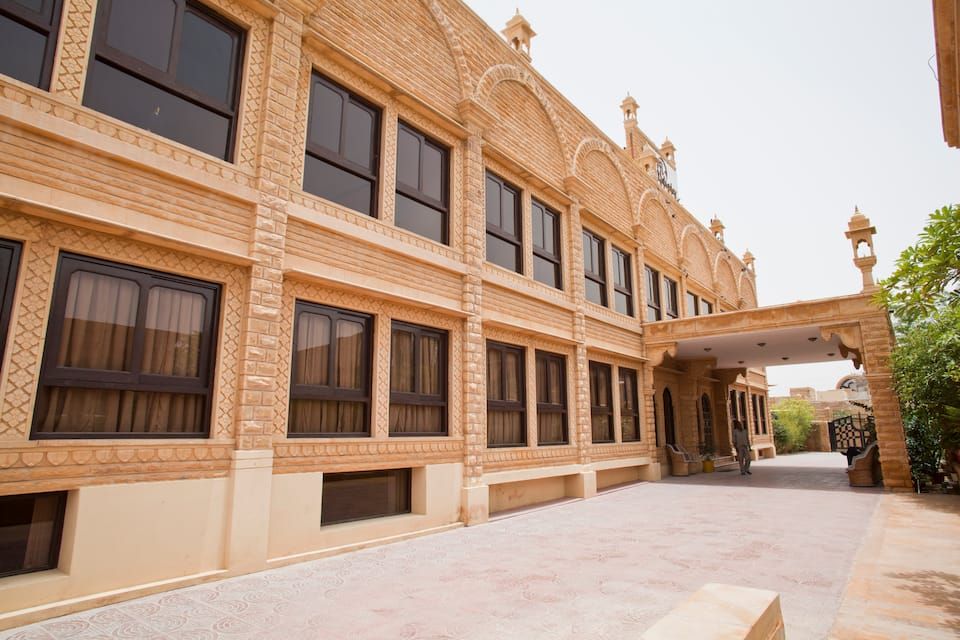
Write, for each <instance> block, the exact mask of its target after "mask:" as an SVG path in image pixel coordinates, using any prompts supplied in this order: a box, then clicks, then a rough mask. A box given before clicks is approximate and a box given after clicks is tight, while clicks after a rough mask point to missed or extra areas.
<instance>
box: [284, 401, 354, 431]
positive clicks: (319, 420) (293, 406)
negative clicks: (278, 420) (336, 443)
mask: <svg viewBox="0 0 960 640" xmlns="http://www.w3.org/2000/svg"><path fill="white" fill-rule="evenodd" d="M365 406H366V405H365V403H363V402H344V401H340V400H293V401H292V402H291V403H290V427H289V429H290V433H365V432H366V428H365V426H364V420H363V415H364V407H365Z"/></svg>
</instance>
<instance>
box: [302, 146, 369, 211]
mask: <svg viewBox="0 0 960 640" xmlns="http://www.w3.org/2000/svg"><path fill="white" fill-rule="evenodd" d="M303 188H304V189H306V190H307V191H309V192H310V193H316V194H318V195H322V196H323V197H324V198H326V199H327V200H332V201H333V202H336V203H338V204H342V205H343V206H345V207H348V208H350V209H354V210H356V211H359V212H360V213H365V214H367V215H370V202H371V199H372V197H373V185H371V184H370V182H369V181H368V180H364V179H363V178H360V177H357V176H356V175H354V174H352V173H350V172H348V171H344V170H343V169H341V168H339V167H335V166H333V165H332V164H330V163H328V162H324V161H323V160H319V159H317V158H315V157H313V156H311V155H308V156H307V157H306V162H305V165H304V172H303Z"/></svg>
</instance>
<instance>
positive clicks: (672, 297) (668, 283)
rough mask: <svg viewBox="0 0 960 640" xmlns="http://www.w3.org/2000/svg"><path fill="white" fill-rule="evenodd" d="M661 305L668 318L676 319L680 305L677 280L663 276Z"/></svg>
mask: <svg viewBox="0 0 960 640" xmlns="http://www.w3.org/2000/svg"><path fill="white" fill-rule="evenodd" d="M663 306H664V313H665V314H666V316H667V317H668V318H672V319H676V318H678V317H679V316H680V305H679V300H678V296H677V281H676V280H671V279H670V278H668V277H667V276H663Z"/></svg>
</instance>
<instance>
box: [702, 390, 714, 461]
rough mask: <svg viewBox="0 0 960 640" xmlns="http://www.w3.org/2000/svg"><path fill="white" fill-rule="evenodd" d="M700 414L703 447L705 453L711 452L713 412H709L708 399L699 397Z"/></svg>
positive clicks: (707, 397) (704, 395)
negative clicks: (701, 418)
mask: <svg viewBox="0 0 960 640" xmlns="http://www.w3.org/2000/svg"><path fill="white" fill-rule="evenodd" d="M700 413H701V414H702V415H703V446H704V450H705V451H712V450H713V412H712V411H711V410H710V397H709V396H708V395H707V394H703V395H702V396H700Z"/></svg>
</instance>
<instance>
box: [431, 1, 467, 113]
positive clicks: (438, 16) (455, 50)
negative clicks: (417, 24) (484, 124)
mask: <svg viewBox="0 0 960 640" xmlns="http://www.w3.org/2000/svg"><path fill="white" fill-rule="evenodd" d="M420 1H421V3H422V4H423V6H424V7H426V8H427V10H428V11H429V12H430V15H432V16H433V19H434V21H435V22H436V23H437V26H439V27H440V31H441V33H443V37H444V39H445V40H446V41H447V48H448V49H450V55H451V56H453V60H454V62H456V64H457V76H458V77H459V78H460V95H461V97H463V98H467V97H469V96H470V94H471V93H472V92H473V74H471V73H470V65H468V64H467V56H466V54H464V52H463V43H461V42H460V36H459V35H457V30H456V29H455V28H454V26H453V23H452V22H450V18H448V17H447V14H446V13H444V12H443V7H441V6H440V3H438V2H437V0H420Z"/></svg>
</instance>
